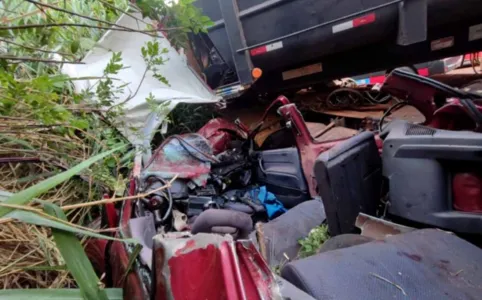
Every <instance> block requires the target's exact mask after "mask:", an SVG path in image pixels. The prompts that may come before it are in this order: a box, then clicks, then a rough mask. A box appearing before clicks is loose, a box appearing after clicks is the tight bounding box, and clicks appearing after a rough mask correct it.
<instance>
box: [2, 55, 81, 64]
mask: <svg viewBox="0 0 482 300" xmlns="http://www.w3.org/2000/svg"><path fill="white" fill-rule="evenodd" d="M1 58H3V59H6V60H18V61H34V62H44V63H54V64H73V65H83V64H85V63H83V62H81V61H64V60H53V59H44V58H36V57H21V56H14V55H0V59H1Z"/></svg>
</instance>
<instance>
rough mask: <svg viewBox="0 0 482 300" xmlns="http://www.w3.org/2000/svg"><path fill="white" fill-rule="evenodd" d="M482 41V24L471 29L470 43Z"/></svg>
mask: <svg viewBox="0 0 482 300" xmlns="http://www.w3.org/2000/svg"><path fill="white" fill-rule="evenodd" d="M480 39H482V24H479V25H474V26H471V27H469V41H475V40H480Z"/></svg>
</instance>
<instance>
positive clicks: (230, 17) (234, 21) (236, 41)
mask: <svg viewBox="0 0 482 300" xmlns="http://www.w3.org/2000/svg"><path fill="white" fill-rule="evenodd" d="M218 1H219V7H220V8H221V13H222V15H223V19H224V24H225V27H226V33H227V35H228V40H229V45H230V46H231V49H233V51H232V55H233V62H234V65H235V66H236V71H237V73H238V79H239V81H240V83H241V84H242V85H245V84H251V83H252V82H253V78H252V76H251V69H252V68H253V63H252V61H251V56H250V55H249V51H248V50H246V51H243V52H240V53H238V52H236V51H234V49H241V48H246V38H245V36H244V31H243V27H242V24H241V21H240V19H239V8H238V4H237V0H218Z"/></svg>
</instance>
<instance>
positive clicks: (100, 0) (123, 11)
mask: <svg viewBox="0 0 482 300" xmlns="http://www.w3.org/2000/svg"><path fill="white" fill-rule="evenodd" d="M98 1H99V2H100V3H102V4H104V5H105V6H108V7H110V8H112V9H115V10H117V11H118V12H121V13H123V14H125V15H127V16H129V17H131V18H133V19H135V20H136V21H138V22H142V23H144V24H147V25H148V24H149V23H147V22H145V21H144V20H142V19H139V18H137V17H136V16H134V15H132V14H130V13H128V12H127V11H125V10H123V9H122V8H119V7H117V6H115V5H112V4H110V3H109V2H107V1H103V0H98Z"/></svg>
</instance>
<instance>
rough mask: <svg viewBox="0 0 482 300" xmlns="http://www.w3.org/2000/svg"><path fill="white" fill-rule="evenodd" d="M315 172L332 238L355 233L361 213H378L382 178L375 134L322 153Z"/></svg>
mask: <svg viewBox="0 0 482 300" xmlns="http://www.w3.org/2000/svg"><path fill="white" fill-rule="evenodd" d="M314 171H315V176H316V180H317V182H318V191H319V194H320V196H321V199H322V200H323V204H324V207H325V211H326V218H327V221H328V227H329V230H330V234H331V235H332V236H334V235H338V234H342V233H351V232H353V231H354V229H355V226H354V224H355V219H356V217H357V216H358V213H360V212H364V213H367V214H371V215H374V214H375V211H376V204H377V201H378V199H379V196H380V188H381V179H382V177H381V159H380V155H379V154H378V148H377V145H376V143H375V139H374V136H373V133H370V132H363V133H361V134H359V135H357V136H354V137H352V138H350V139H348V140H347V141H345V142H343V143H341V144H339V145H337V146H335V147H333V148H332V149H330V150H329V151H327V152H324V153H322V154H321V155H320V156H319V157H318V159H317V160H316V162H315V170H314Z"/></svg>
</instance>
